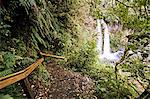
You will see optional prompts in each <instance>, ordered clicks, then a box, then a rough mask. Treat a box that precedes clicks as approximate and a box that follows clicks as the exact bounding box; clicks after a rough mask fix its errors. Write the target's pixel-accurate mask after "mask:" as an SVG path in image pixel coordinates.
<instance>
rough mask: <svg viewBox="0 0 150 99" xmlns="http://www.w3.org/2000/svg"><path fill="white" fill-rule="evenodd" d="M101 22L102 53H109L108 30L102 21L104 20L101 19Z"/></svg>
mask: <svg viewBox="0 0 150 99" xmlns="http://www.w3.org/2000/svg"><path fill="white" fill-rule="evenodd" d="M101 23H102V24H103V26H104V52H103V54H104V55H107V54H108V55H109V54H110V39H109V31H108V26H107V24H106V23H105V22H104V20H101Z"/></svg>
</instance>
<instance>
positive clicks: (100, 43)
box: [96, 19, 102, 55]
mask: <svg viewBox="0 0 150 99" xmlns="http://www.w3.org/2000/svg"><path fill="white" fill-rule="evenodd" d="M97 32H98V35H97V45H96V46H97V50H98V52H99V54H100V55H102V28H101V20H100V19H97Z"/></svg>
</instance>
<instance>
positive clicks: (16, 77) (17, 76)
mask: <svg viewBox="0 0 150 99" xmlns="http://www.w3.org/2000/svg"><path fill="white" fill-rule="evenodd" d="M40 54H41V55H42V56H46V57H55V58H60V59H65V58H64V57H61V56H56V55H51V54H45V53H42V52H40ZM43 61H44V58H40V59H38V60H37V61H36V62H35V63H33V64H31V65H30V66H28V67H27V68H25V69H24V70H21V71H19V72H16V73H13V74H10V75H8V76H5V77H1V78H0V89H2V88H4V87H6V86H9V85H11V84H13V83H15V82H17V81H20V80H22V79H24V78H26V77H27V76H28V75H29V74H31V73H32V71H33V70H34V69H35V68H37V67H38V65H40V64H41V63H42V62H43Z"/></svg>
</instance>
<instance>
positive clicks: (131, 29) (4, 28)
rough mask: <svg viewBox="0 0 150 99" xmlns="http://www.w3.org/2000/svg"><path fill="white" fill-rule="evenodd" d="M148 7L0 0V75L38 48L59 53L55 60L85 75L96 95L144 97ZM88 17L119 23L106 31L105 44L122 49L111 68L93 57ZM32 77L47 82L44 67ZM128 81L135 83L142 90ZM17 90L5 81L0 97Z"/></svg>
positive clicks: (101, 1)
mask: <svg viewBox="0 0 150 99" xmlns="http://www.w3.org/2000/svg"><path fill="white" fill-rule="evenodd" d="M149 6H150V2H149V0H120V1H119V0H108V1H105V0H15V1H14V0H1V2H0V42H1V43H0V77H3V76H6V75H8V74H11V73H14V72H16V71H19V70H22V69H24V68H25V67H27V66H28V65H29V64H31V63H32V62H33V61H34V60H36V59H37V58H39V57H40V56H38V51H44V52H51V53H55V54H57V55H61V56H65V57H66V61H62V62H59V64H61V65H63V66H64V67H65V68H69V69H72V70H74V71H78V72H81V73H83V74H87V75H88V76H89V77H91V78H92V79H93V81H94V82H95V92H94V96H96V97H97V98H109V99H110V98H112V97H113V98H116V99H117V98H121V99H122V98H136V97H140V98H141V97H142V98H143V97H145V96H146V97H147V95H148V94H149V90H150V89H149V88H150V87H149V82H150V78H149V77H150V75H149V74H150V73H149V71H150V70H149V57H150V56H149V54H148V53H150V52H149V51H150V50H149V48H150V45H149V42H150V41H149V36H150V34H149V33H150V31H149V25H150V20H149V16H150V13H149V10H150V8H149ZM94 18H95V19H97V18H103V19H104V20H105V21H106V22H107V23H108V24H109V25H110V26H113V25H114V24H117V25H119V26H121V27H122V28H121V30H120V31H116V32H115V33H112V34H111V48H112V49H113V50H114V51H116V50H118V49H119V48H125V54H124V56H123V57H122V59H121V61H120V62H118V63H117V64H116V65H115V68H114V67H113V66H111V65H110V64H104V63H101V62H100V61H99V60H98V56H97V54H98V53H97V51H96V35H97V34H96V33H95V30H94V29H95V25H96V24H95V21H94ZM127 35H128V36H127ZM127 39H128V41H127ZM120 71H121V72H122V71H123V72H124V73H125V75H123V74H124V73H123V72H122V73H123V74H120ZM126 73H127V74H126ZM128 74H129V75H128ZM33 75H34V78H35V79H36V78H37V77H39V79H40V80H41V81H43V83H45V84H48V83H50V82H47V79H48V77H49V76H48V75H49V74H48V72H47V71H46V68H45V66H44V65H41V66H40V67H39V68H38V70H37V71H36V72H35V73H34V74H33ZM130 80H138V81H140V83H142V85H143V86H144V91H143V92H140V91H139V89H138V88H136V86H134V85H133V84H132V83H129V82H130ZM14 86H17V87H15V88H14ZM12 88H14V89H15V90H13V89H12ZM18 89H19V90H18ZM8 90H9V91H8ZM16 93H18V94H16ZM21 93H22V92H21V88H20V86H19V87H18V85H17V84H16V85H11V86H9V87H7V88H5V89H3V90H0V98H1V97H10V95H11V96H13V97H18V96H20V94H21ZM7 94H9V95H7ZM21 97H22V96H21Z"/></svg>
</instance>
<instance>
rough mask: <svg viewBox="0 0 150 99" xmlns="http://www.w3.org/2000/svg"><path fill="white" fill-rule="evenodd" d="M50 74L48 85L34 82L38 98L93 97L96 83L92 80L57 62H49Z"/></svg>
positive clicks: (68, 98)
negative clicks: (66, 68)
mask: <svg viewBox="0 0 150 99" xmlns="http://www.w3.org/2000/svg"><path fill="white" fill-rule="evenodd" d="M47 70H48V72H49V74H50V79H49V80H50V84H49V86H48V87H45V86H43V85H41V82H40V81H36V82H33V85H32V86H31V87H33V90H34V91H35V94H36V96H35V97H36V99H43V98H44V99H75V98H77V97H84V98H88V97H91V98H92V97H93V96H92V93H93V92H94V88H93V87H94V83H93V82H92V80H91V79H90V78H89V77H87V76H83V75H81V74H80V73H76V72H73V71H70V70H65V69H64V68H62V67H60V66H58V65H56V64H48V65H47Z"/></svg>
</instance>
